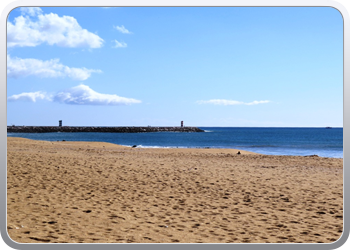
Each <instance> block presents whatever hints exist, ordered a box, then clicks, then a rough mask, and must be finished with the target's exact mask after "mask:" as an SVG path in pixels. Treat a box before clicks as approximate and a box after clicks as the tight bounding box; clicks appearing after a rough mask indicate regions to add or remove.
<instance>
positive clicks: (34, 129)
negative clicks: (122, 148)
mask: <svg viewBox="0 0 350 250" xmlns="http://www.w3.org/2000/svg"><path fill="white" fill-rule="evenodd" d="M7 132H8V133H52V132H72V133H75V132H102V133H149V132H204V130H202V129H199V128H197V127H151V126H148V127H75V126H74V127H71V126H7Z"/></svg>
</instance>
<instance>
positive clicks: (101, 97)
mask: <svg viewBox="0 0 350 250" xmlns="http://www.w3.org/2000/svg"><path fill="white" fill-rule="evenodd" d="M53 100H54V101H56V102H60V103H66V104H77V105H127V104H134V103H141V101H139V100H136V99H132V98H126V97H120V96H117V95H110V94H100V93H97V92H96V91H94V90H92V89H91V88H90V87H89V86H86V85H84V84H80V85H79V86H76V87H73V88H70V89H67V90H65V91H62V92H59V93H57V94H56V95H55V96H54V99H53Z"/></svg>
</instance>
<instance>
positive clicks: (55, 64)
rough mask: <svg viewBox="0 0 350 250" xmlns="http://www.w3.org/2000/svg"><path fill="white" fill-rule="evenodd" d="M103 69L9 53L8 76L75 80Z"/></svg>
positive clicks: (80, 79) (85, 77)
mask: <svg viewBox="0 0 350 250" xmlns="http://www.w3.org/2000/svg"><path fill="white" fill-rule="evenodd" d="M101 72H102V71H101V70H95V69H86V68H70V67H68V66H65V65H63V64H61V63H60V62H59V59H51V60H48V61H42V60H39V59H33V58H27V59H22V58H17V57H15V58H11V57H10V55H7V77H13V78H18V77H25V76H30V75H32V76H37V77H42V78H46V77H50V78H55V77H69V78H72V79H73V80H79V81H83V80H86V79H88V78H89V77H90V76H91V73H101Z"/></svg>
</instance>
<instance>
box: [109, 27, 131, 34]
mask: <svg viewBox="0 0 350 250" xmlns="http://www.w3.org/2000/svg"><path fill="white" fill-rule="evenodd" d="M113 27H114V28H115V29H116V30H118V31H119V32H121V33H123V34H132V32H130V31H129V30H127V29H126V28H125V27H124V25H122V26H113Z"/></svg>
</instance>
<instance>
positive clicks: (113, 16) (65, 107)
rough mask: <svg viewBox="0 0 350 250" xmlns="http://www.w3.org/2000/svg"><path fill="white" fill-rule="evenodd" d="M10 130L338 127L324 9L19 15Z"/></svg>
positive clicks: (333, 23) (10, 28)
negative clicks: (38, 127)
mask: <svg viewBox="0 0 350 250" xmlns="http://www.w3.org/2000/svg"><path fill="white" fill-rule="evenodd" d="M7 100H8V101H7V124H8V125H12V124H14V125H43V126H44V125H58V120H63V125H67V126H148V125H151V126H179V125H180V121H184V124H185V126H186V125H187V126H249V127H256V126H261V127H324V126H333V127H342V126H343V19H342V17H341V14H340V13H339V12H338V11H337V10H336V9H333V8H327V7H287V8H283V7H272V8H270V7H260V8H259V7H246V8H244V7H223V8H222V7H158V8H155V7H129V8H127V7H123V8H121V7H120V8H119V7H118V8H101V7H97V8H92V7H50V8H49V7H45V8H16V9H14V10H13V11H11V13H10V15H9V17H8V22H7Z"/></svg>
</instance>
